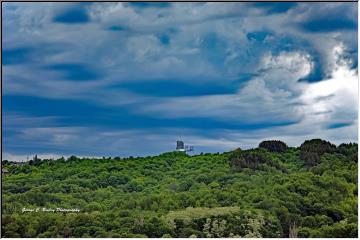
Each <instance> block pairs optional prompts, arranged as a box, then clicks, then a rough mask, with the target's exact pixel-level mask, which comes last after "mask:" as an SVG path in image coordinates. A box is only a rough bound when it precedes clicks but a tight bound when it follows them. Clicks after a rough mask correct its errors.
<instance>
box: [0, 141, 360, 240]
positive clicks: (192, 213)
mask: <svg viewBox="0 0 360 240" xmlns="http://www.w3.org/2000/svg"><path fill="white" fill-rule="evenodd" d="M260 146H261V148H257V149H252V150H245V151H243V150H240V149H238V150H235V151H233V152H228V153H222V154H201V155H196V156H188V155H186V154H183V153H179V152H171V153H164V154H161V155H159V156H154V157H144V158H126V159H120V158H115V159H110V158H109V159H105V158H104V159H79V158H76V157H70V158H69V159H67V160H65V159H58V160H56V161H52V160H37V161H31V162H29V163H27V164H25V165H16V164H13V163H10V162H3V168H6V169H8V170H9V171H10V174H8V175H6V176H3V183H2V187H3V206H2V207H3V215H2V218H3V219H2V220H3V221H2V224H3V225H2V235H3V236H5V237H190V236H192V237H195V236H196V237H289V236H290V237H291V236H298V237H357V232H358V230H357V193H358V191H357V151H358V150H357V149H358V146H357V144H342V145H340V146H338V147H336V146H334V145H332V144H330V143H328V142H325V141H321V140H312V141H307V142H305V143H304V144H303V145H302V146H301V147H300V148H288V147H286V145H285V144H283V143H281V145H279V144H277V143H276V142H271V141H270V142H269V143H263V144H260ZM43 207H45V208H46V209H57V208H64V209H74V208H78V209H79V210H80V212H66V213H65V212H59V211H55V212H44V211H43V209H42V208H43ZM23 208H27V209H36V208H39V211H38V212H24V213H22V210H23Z"/></svg>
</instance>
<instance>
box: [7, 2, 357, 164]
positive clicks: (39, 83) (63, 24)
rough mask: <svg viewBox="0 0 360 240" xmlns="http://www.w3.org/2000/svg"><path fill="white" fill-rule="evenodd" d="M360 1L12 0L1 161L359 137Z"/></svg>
mask: <svg viewBox="0 0 360 240" xmlns="http://www.w3.org/2000/svg"><path fill="white" fill-rule="evenodd" d="M357 7H358V6H357V3H356V2H354V3H294V2H290V3H286V2H282V3H281V2H280V3H263V2H262V3H239V2H238V3H236V2H235V3H205V2H204V3H166V2H163V3H101V2H96V3H15V2H13V3H9V2H7V3H2V12H3V16H2V27H3V28H2V29H3V35H2V44H3V45H2V46H3V48H2V74H3V85H2V86H3V89H2V90H3V96H2V104H3V129H2V130H3V158H4V159H9V160H14V161H19V160H25V159H26V158H27V156H29V157H30V158H32V156H34V155H35V154H37V155H38V156H40V157H42V158H57V157H60V156H70V155H77V156H99V157H102V156H106V157H108V156H113V157H114V156H120V157H125V156H148V155H157V154H160V153H162V152H167V151H172V150H174V149H175V147H176V140H180V139H181V140H183V141H184V142H185V144H186V145H192V146H194V149H195V153H200V152H223V151H229V150H232V149H234V148H238V147H240V148H242V149H247V148H252V147H257V145H258V144H259V142H261V141H262V140H266V139H278V140H282V141H284V142H286V143H287V144H288V145H289V146H299V145H300V144H301V143H302V142H304V141H305V140H307V139H313V138H322V139H326V140H328V141H331V142H333V143H335V144H340V143H342V142H357V139H358V137H357V134H358V128H357V125H358V62H357V59H358V58H357V54H358V49H357V41H358V39H357V36H358V33H357V28H358V23H357V19H358V17H357V12H358V10H357Z"/></svg>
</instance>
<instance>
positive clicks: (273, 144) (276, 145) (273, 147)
mask: <svg viewBox="0 0 360 240" xmlns="http://www.w3.org/2000/svg"><path fill="white" fill-rule="evenodd" d="M259 148H265V149H267V150H268V151H270V152H278V153H280V152H285V151H286V149H287V145H286V144H285V143H284V142H282V141H279V140H269V141H263V142H261V143H260V144H259Z"/></svg>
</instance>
